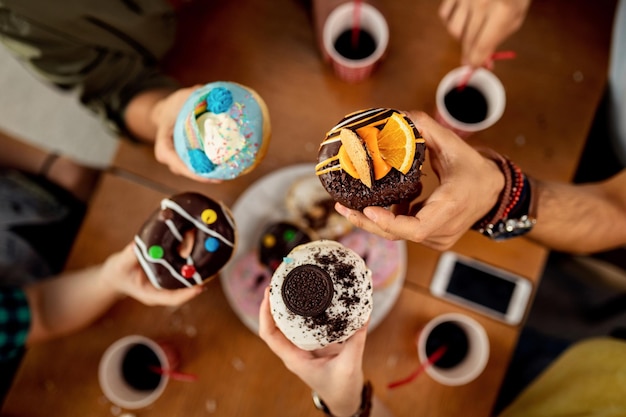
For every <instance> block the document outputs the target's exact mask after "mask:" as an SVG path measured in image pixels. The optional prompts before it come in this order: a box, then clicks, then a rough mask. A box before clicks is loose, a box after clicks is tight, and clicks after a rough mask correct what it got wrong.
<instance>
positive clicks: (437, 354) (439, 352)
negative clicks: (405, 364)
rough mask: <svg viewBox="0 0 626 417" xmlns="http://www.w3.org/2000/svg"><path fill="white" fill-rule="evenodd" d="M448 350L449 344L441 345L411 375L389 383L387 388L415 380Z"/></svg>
mask: <svg viewBox="0 0 626 417" xmlns="http://www.w3.org/2000/svg"><path fill="white" fill-rule="evenodd" d="M446 350H448V347H447V346H439V348H437V350H435V351H434V352H433V353H432V355H430V356H429V357H428V359H427V360H426V362H425V363H422V364H421V365H420V366H419V367H418V368H417V369H416V370H415V371H414V372H413V373H412V374H411V375H409V376H407V377H406V378H404V379H401V380H399V381H395V382H392V383H390V384H389V385H387V388H389V389H391V388H396V387H399V386H400V385H404V384H406V383H409V382H411V381H413V380H414V379H415V378H417V376H418V375H419V374H421V373H422V372H424V371H425V370H426V368H428V367H429V366H431V365H433V364H434V363H435V362H437V361H438V360H439V359H441V357H442V356H443V354H444V353H446Z"/></svg>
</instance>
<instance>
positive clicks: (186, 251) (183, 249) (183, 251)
mask: <svg viewBox="0 0 626 417" xmlns="http://www.w3.org/2000/svg"><path fill="white" fill-rule="evenodd" d="M194 243H196V234H195V233H194V230H193V229H190V230H187V231H185V233H183V240H182V241H181V242H180V244H179V245H178V254H179V255H180V257H181V258H183V259H187V258H188V257H189V256H190V255H191V251H192V250H193V245H194Z"/></svg>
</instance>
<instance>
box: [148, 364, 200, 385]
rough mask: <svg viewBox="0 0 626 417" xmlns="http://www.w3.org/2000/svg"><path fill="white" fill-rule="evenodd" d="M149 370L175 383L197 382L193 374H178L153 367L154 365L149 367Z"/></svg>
mask: <svg viewBox="0 0 626 417" xmlns="http://www.w3.org/2000/svg"><path fill="white" fill-rule="evenodd" d="M150 370H151V371H152V372H155V373H157V374H159V375H167V376H169V377H170V378H172V379H174V380H176V381H186V382H193V381H196V380H198V376H197V375H194V374H187V373H183V372H178V371H173V370H171V369H163V368H161V367H159V366H155V365H150Z"/></svg>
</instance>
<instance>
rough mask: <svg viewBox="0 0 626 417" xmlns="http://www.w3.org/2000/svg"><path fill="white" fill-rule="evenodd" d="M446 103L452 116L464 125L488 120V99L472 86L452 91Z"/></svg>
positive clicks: (447, 96) (445, 98) (446, 96)
mask: <svg viewBox="0 0 626 417" xmlns="http://www.w3.org/2000/svg"><path fill="white" fill-rule="evenodd" d="M444 103H445V105H446V108H447V109H448V112H449V113H450V115H451V116H452V117H454V118H455V119H457V120H459V121H461V122H463V123H479V122H482V121H483V120H485V118H487V110H488V108H487V99H485V96H484V95H483V93H482V92H481V91H480V90H479V89H477V88H474V87H472V86H469V85H468V86H465V88H453V89H451V90H450V91H449V92H448V93H447V94H446V95H445V97H444Z"/></svg>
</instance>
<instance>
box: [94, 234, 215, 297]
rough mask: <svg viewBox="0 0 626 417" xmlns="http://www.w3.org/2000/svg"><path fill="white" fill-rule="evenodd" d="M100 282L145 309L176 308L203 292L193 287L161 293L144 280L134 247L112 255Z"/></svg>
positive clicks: (201, 288)
mask: <svg viewBox="0 0 626 417" xmlns="http://www.w3.org/2000/svg"><path fill="white" fill-rule="evenodd" d="M100 274H101V276H102V280H103V281H104V282H105V283H106V285H109V286H110V287H111V288H113V289H114V290H115V291H116V292H117V293H118V294H119V295H120V296H129V297H132V298H134V299H135V300H137V301H139V302H140V303H142V304H145V305H148V306H155V305H164V306H165V305H167V306H177V305H181V304H184V303H186V302H187V301H189V300H191V299H192V298H194V297H195V296H197V295H198V294H200V293H201V292H202V291H203V287H201V286H196V287H192V288H184V289H179V290H161V289H158V288H156V287H155V286H154V285H152V283H151V282H150V281H149V280H148V279H147V277H146V275H145V274H144V272H143V271H142V269H141V267H140V266H139V263H138V262H137V258H136V257H135V254H134V253H133V244H132V243H129V244H128V245H127V246H126V247H125V248H124V250H122V251H120V252H118V253H116V254H114V255H111V256H110V257H109V258H108V259H107V260H106V261H105V262H104V264H103V266H102V269H101V272H100Z"/></svg>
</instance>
